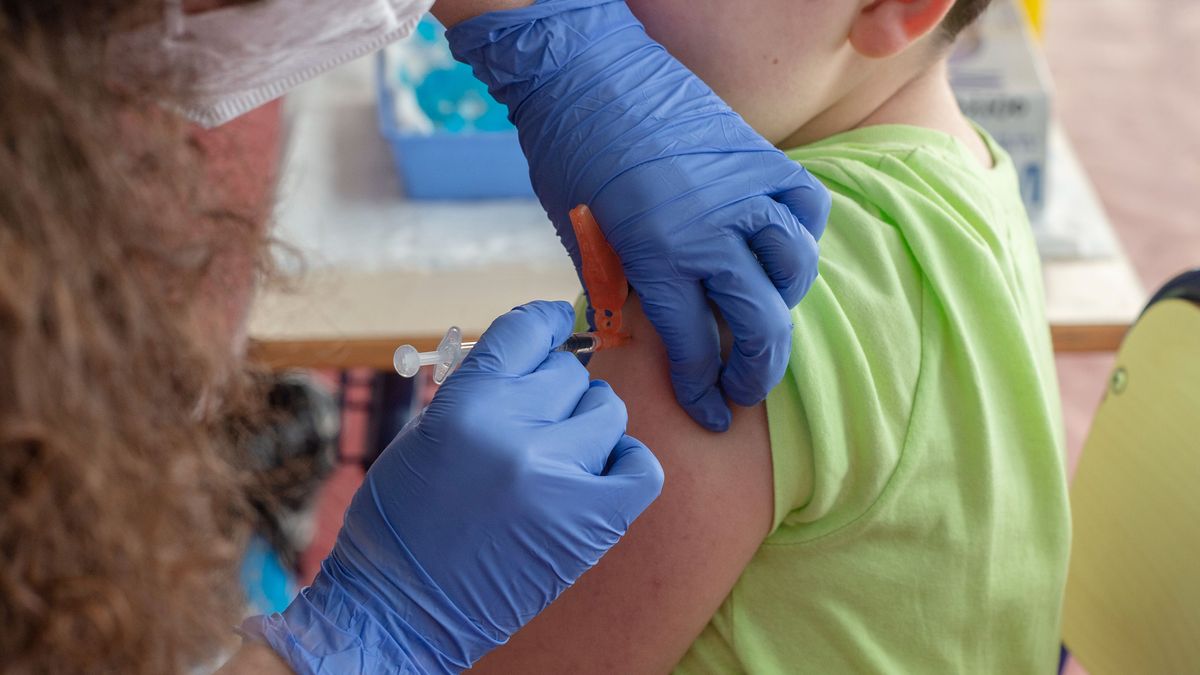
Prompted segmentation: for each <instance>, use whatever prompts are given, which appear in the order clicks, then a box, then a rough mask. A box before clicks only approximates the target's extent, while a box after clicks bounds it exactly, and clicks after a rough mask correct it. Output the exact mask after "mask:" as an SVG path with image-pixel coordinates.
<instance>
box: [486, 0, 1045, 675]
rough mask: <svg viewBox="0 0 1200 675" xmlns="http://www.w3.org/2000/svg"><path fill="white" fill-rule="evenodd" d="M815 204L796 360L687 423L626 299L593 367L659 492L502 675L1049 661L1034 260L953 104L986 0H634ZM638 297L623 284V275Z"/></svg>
mask: <svg viewBox="0 0 1200 675" xmlns="http://www.w3.org/2000/svg"><path fill="white" fill-rule="evenodd" d="M629 4H630V5H631V6H632V8H633V10H634V11H635V12H636V13H638V15H639V17H640V18H641V19H642V20H643V21H644V22H645V24H646V27H647V30H648V31H649V33H650V34H651V35H652V36H653V37H655V38H657V39H658V40H660V41H661V42H662V43H663V44H664V45H665V46H666V48H667V49H668V50H670V51H671V52H672V53H673V54H674V55H676V56H677V57H678V58H680V59H681V60H682V61H683V62H684V63H685V64H686V65H688V66H689V67H690V68H692V69H693V70H694V71H695V72H696V73H697V74H698V75H699V76H700V77H701V78H703V79H705V80H706V81H707V82H708V83H709V84H710V85H711V86H712V87H713V88H714V89H715V90H716V92H717V93H718V94H720V95H721V96H722V97H723V98H724V99H725V100H726V101H727V102H728V103H729V104H730V105H731V106H732V107H733V108H734V109H735V110H736V111H738V112H739V113H741V114H742V115H743V117H745V119H746V120H747V121H748V122H749V123H750V124H751V125H752V126H754V127H755V129H756V130H758V131H759V132H760V133H762V134H763V135H764V136H765V137H767V138H768V139H770V140H771V141H772V142H773V143H775V144H776V145H778V146H779V147H780V148H783V149H785V150H787V151H788V154H789V155H790V156H791V157H792V158H794V159H795V160H797V161H798V162H800V163H801V164H803V165H804V166H805V167H806V168H807V169H808V170H809V171H811V172H812V173H813V174H814V175H816V176H817V177H818V178H820V179H821V180H822V181H823V182H824V183H825V185H826V186H827V187H828V188H829V189H830V191H831V192H832V193H833V208H832V212H831V215H830V218H829V225H828V229H827V230H826V233H825V236H824V239H823V240H822V241H821V246H822V251H821V269H820V272H821V276H820V277H819V278H818V280H817V282H816V284H815V285H814V287H813V288H812V290H811V292H810V293H809V294H808V296H807V297H806V298H805V299H804V300H803V301H802V302H801V303H800V305H799V306H798V307H797V308H796V309H795V310H793V320H794V333H793V347H792V355H791V361H790V365H789V371H788V374H787V376H786V377H785V379H784V381H783V382H782V383H781V384H780V385H779V386H778V387H777V388H776V389H775V390H774V391H773V392H772V394H771V396H770V397H769V399H768V400H767V402H766V403H765V404H764V405H760V406H756V407H754V408H749V409H739V410H737V411H736V412H735V415H734V422H733V426H732V428H731V430H730V431H729V432H728V433H726V434H710V433H708V432H705V431H703V430H701V429H700V428H699V427H697V426H696V425H695V424H693V423H692V422H691V421H690V420H689V419H688V418H687V416H686V415H685V414H684V413H683V411H682V410H680V409H679V408H678V406H677V404H676V403H675V401H674V398H673V396H672V393H671V388H670V382H669V378H668V371H667V366H666V354H665V352H664V351H663V349H662V347H661V345H660V344H658V341H657V338H656V336H655V334H654V331H653V328H652V327H651V326H650V324H649V323H648V322H647V321H646V320H645V317H644V316H642V315H641V313H640V309H639V306H638V304H637V302H636V300H633V301H631V302H630V304H629V305H628V306H627V307H626V309H625V312H626V317H627V318H626V321H627V323H628V324H629V325H630V328H631V330H632V331H633V334H634V345H633V346H631V347H629V348H627V349H623V350H617V351H613V352H605V353H602V354H599V355H597V356H596V357H595V359H594V360H593V362H592V371H593V374H594V376H596V377H602V378H604V379H606V380H608V381H609V382H610V383H611V384H612V385H613V386H614V388H615V389H616V390H617V392H618V393H619V394H620V395H621V396H622V397H623V398H624V399H625V401H626V402H627V404H628V406H629V411H630V422H629V432H630V433H631V434H633V435H635V436H637V437H639V438H641V439H642V440H643V441H645V442H646V444H647V445H648V446H649V447H650V448H652V449H653V450H654V451H655V453H656V454H657V455H658V456H659V458H660V460H661V461H662V464H663V466H664V469H665V471H666V476H667V478H666V486H665V488H664V490H663V493H662V496H661V497H660V499H659V501H658V502H657V503H655V504H654V505H653V506H652V507H651V508H650V509H649V510H648V511H647V512H646V514H645V515H644V516H643V518H642V520H640V521H638V522H637V523H636V524H635V525H634V526H633V527H632V528H631V529H630V532H629V535H628V537H627V539H626V540H624V541H622V542H621V543H620V544H619V545H617V546H616V547H615V548H614V549H613V552H612V553H611V554H610V555H609V556H608V557H606V558H605V559H604V560H602V561H601V562H600V564H599V565H598V566H597V567H596V568H595V569H594V570H593V571H591V572H589V573H588V574H587V575H585V576H584V577H583V578H582V579H581V580H580V582H579V583H578V584H577V585H576V586H575V587H574V588H572V589H571V590H570V591H568V592H567V593H566V594H565V595H563V596H562V598H561V599H560V600H559V601H558V602H557V603H555V604H554V605H553V606H551V608H550V610H548V611H547V612H546V613H544V614H543V615H542V616H540V617H538V618H537V619H536V620H534V621H533V622H532V623H531V624H530V625H529V626H528V627H527V628H525V629H524V630H523V631H522V632H521V633H519V634H518V635H517V637H516V638H514V640H513V642H512V643H511V644H510V645H509V646H507V647H506V648H503V649H501V650H499V651H498V652H496V653H495V654H494V655H493V656H492V657H489V658H488V659H485V660H484V661H483V662H482V663H481V664H480V669H481V670H484V671H487V670H489V669H492V670H494V671H495V672H522V673H529V672H572V673H579V672H597V673H600V672H603V673H634V672H663V671H666V670H670V669H671V668H673V667H674V668H676V669H677V670H678V671H680V672H741V671H748V672H755V673H763V672H766V673H784V672H789V673H790V672H814V673H842V672H899V673H903V672H939V673H940V672H962V673H981V672H1004V673H1027V672H1038V671H1040V672H1050V671H1051V669H1053V668H1054V666H1055V663H1056V658H1057V654H1058V649H1057V645H1058V624H1059V613H1060V603H1061V595H1062V589H1063V584H1064V580H1065V571H1066V560H1067V551H1068V539H1069V523H1068V513H1067V499H1066V484H1065V479H1064V470H1063V462H1062V446H1061V434H1060V428H1059V409H1058V402H1057V401H1058V396H1057V386H1056V383H1055V375H1054V366H1053V361H1052V354H1051V348H1050V342H1049V334H1048V330H1047V326H1046V322H1045V318H1044V316H1043V307H1042V302H1043V301H1042V289H1041V277H1040V271H1039V267H1038V258H1037V252H1036V250H1035V248H1034V244H1033V240H1032V236H1031V233H1030V231H1029V225H1028V222H1027V219H1026V216H1025V214H1024V211H1023V208H1022V205H1021V200H1020V196H1019V194H1018V188H1017V181H1016V176H1015V174H1014V172H1013V169H1012V165H1011V162H1010V160H1009V159H1008V157H1007V156H1006V155H1005V154H1004V152H1003V151H1002V150H1000V149H999V148H998V147H997V146H996V145H995V143H994V142H993V141H992V140H991V139H990V138H989V137H988V136H987V135H986V134H985V133H983V132H982V131H980V130H978V129H977V128H976V127H974V126H973V125H972V124H971V123H970V122H968V121H967V120H966V119H964V118H963V116H962V114H961V113H960V111H959V110H958V107H957V105H956V103H955V100H954V97H953V94H952V93H951V91H950V88H949V85H948V83H947V78H946V58H947V56H948V53H949V51H950V48H951V44H952V42H953V39H954V36H955V35H956V34H957V32H958V31H959V30H961V29H962V28H963V27H964V26H966V25H967V24H969V23H970V22H971V21H972V20H973V19H974V18H975V17H976V16H977V15H978V13H979V12H980V11H982V10H983V8H984V6H985V5H986V4H987V0H958V1H957V2H955V0H845V1H841V2H824V1H820V0H753V1H752V2H739V3H732V2H727V1H726V0H629ZM635 290H636V289H635Z"/></svg>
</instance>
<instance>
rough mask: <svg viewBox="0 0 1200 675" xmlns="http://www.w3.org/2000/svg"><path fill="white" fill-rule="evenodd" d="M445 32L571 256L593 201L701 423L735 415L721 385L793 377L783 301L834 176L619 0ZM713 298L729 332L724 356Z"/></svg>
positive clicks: (533, 9)
mask: <svg viewBox="0 0 1200 675" xmlns="http://www.w3.org/2000/svg"><path fill="white" fill-rule="evenodd" d="M713 30H714V31H718V30H720V27H719V26H714V27H713ZM446 36H447V38H448V39H449V41H450V47H451V50H452V51H453V52H454V55H455V57H456V58H458V59H459V60H461V61H464V62H466V63H469V64H470V65H471V66H472V67H473V68H474V71H475V75H476V76H477V77H479V79H481V80H483V81H484V82H485V83H486V84H487V85H488V88H489V90H490V91H491V92H492V95H493V96H495V97H496V98H497V99H498V100H499V101H501V102H502V103H504V104H506V105H507V106H508V109H509V119H511V120H512V121H513V123H514V124H516V126H517V130H518V131H519V133H520V139H521V147H522V148H523V149H524V151H525V156H526V157H527V158H528V159H529V173H530V177H531V178H532V180H533V187H534V190H535V191H536V192H537V195H538V198H539V199H540V200H541V202H542V205H543V206H544V207H545V208H546V212H547V213H548V214H549V216H550V219H551V220H552V221H554V225H555V228H556V229H557V230H558V234H559V238H560V239H562V241H563V244H564V245H565V246H566V248H567V251H568V252H569V253H570V254H571V257H572V259H573V260H574V262H575V266H576V269H578V268H579V254H578V249H577V247H576V245H575V238H574V235H573V233H572V230H571V225H570V221H569V219H568V212H569V211H570V209H571V208H573V207H574V206H576V205H577V204H580V203H586V204H588V205H589V206H590V207H591V208H592V211H594V212H595V214H596V219H597V220H598V221H599V223H600V226H601V228H602V229H603V230H604V234H605V236H606V237H607V238H608V241H609V243H610V244H612V246H613V248H614V249H615V250H616V252H617V254H618V255H619V256H620V257H621V262H622V263H623V264H624V267H625V273H626V276H627V277H628V278H629V282H630V285H631V286H633V289H634V290H635V291H636V292H637V294H638V295H639V296H640V297H641V301H642V307H643V308H644V309H645V312H646V315H647V316H648V317H649V319H650V321H651V322H653V324H654V326H655V328H657V329H658V333H659V335H660V336H661V337H662V339H663V341H664V342H665V343H666V347H667V353H668V356H669V357H670V361H671V379H672V381H673V382H674V385H675V396H676V398H678V400H679V402H680V404H681V405H682V406H683V407H684V408H685V409H686V410H687V411H688V413H690V414H691V416H692V417H693V418H695V419H696V420H697V421H698V422H700V423H701V424H702V425H704V426H705V427H707V428H709V429H713V430H718V431H720V430H724V429H726V428H728V427H729V421H730V412H729V409H728V408H727V407H726V405H725V401H724V400H723V398H722V396H721V389H723V390H724V393H725V396H727V397H728V398H729V400H731V401H733V402H734V403H737V404H739V405H752V404H754V403H757V402H758V401H761V400H762V399H763V398H764V397H765V396H766V395H767V392H768V391H770V389H771V388H772V387H773V386H775V385H776V384H777V383H778V382H779V380H780V379H781V378H782V377H783V372H784V369H785V368H786V366H787V361H788V354H789V351H790V349H789V347H790V345H791V317H790V314H789V311H788V309H789V308H790V307H793V306H795V305H796V303H798V302H799V301H800V299H801V298H802V297H803V296H804V294H805V293H806V292H808V288H809V286H810V285H811V284H812V282H813V279H814V278H815V277H816V275H817V239H818V238H820V236H821V233H822V231H823V230H824V227H825V218H826V216H827V215H828V213H829V196H828V194H827V193H826V191H825V189H824V188H823V187H822V186H821V185H820V184H819V183H818V182H817V181H816V180H815V179H813V178H812V177H811V176H810V175H809V174H808V173H807V172H806V171H805V170H804V169H803V168H802V167H800V166H799V165H797V164H796V163H795V162H793V161H791V160H789V159H788V158H787V157H786V156H784V154H783V153H781V152H780V151H778V150H777V149H775V148H774V147H772V146H771V144H770V143H768V142H767V141H766V140H765V139H763V138H762V137H761V136H759V135H758V134H757V133H755V132H754V130H753V129H751V128H750V127H749V126H748V125H747V124H746V123H745V122H744V121H743V120H742V119H741V117H739V116H738V115H737V114H736V113H734V112H733V111H732V110H730V109H729V106H727V105H725V103H724V102H723V101H721V99H719V98H718V97H717V96H716V94H714V93H713V92H712V90H711V89H709V88H708V86H707V85H705V84H704V83H703V82H701V81H700V80H699V78H697V77H696V76H695V75H693V74H692V73H691V72H690V71H688V70H687V69H686V68H685V67H684V66H683V65H682V64H680V63H679V62H678V61H676V60H675V59H674V58H673V57H671V56H670V55H669V54H667V52H666V51H665V50H664V49H663V48H662V46H660V45H659V44H658V43H656V42H654V41H653V40H651V39H650V38H649V37H648V36H647V35H646V33H645V31H644V29H643V28H642V24H641V22H639V21H638V20H637V19H636V18H635V17H634V16H633V14H632V13H631V12H630V11H629V8H628V7H626V6H625V3H624V2H619V1H614V0H543V1H541V2H538V3H536V4H534V5H532V6H530V7H526V8H523V9H514V10H507V11H501V12H493V13H491V14H485V15H483V16H480V17H477V18H474V19H471V20H468V21H465V22H463V23H461V24H458V25H457V26H455V27H454V28H452V29H450V30H449V31H447V33H446ZM708 300H711V301H712V302H713V303H715V304H716V306H717V308H718V309H719V310H720V312H721V314H722V316H723V317H724V318H725V321H726V322H727V323H728V324H729V327H730V329H731V330H732V332H733V338H734V345H733V351H732V354H731V355H730V357H729V361H728V363H727V364H726V366H725V368H724V370H723V371H722V369H721V360H720V344H719V339H718V334H717V324H716V321H715V319H714V316H713V313H712V311H711V309H710V307H709V305H708ZM718 376H719V377H718ZM718 379H719V380H720V388H718Z"/></svg>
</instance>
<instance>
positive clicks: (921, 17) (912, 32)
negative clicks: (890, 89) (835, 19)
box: [850, 0, 955, 59]
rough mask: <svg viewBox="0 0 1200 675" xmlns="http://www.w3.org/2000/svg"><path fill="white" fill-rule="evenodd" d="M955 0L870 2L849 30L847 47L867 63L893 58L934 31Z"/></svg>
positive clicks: (887, 0) (881, 0)
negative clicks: (852, 48) (865, 58)
mask: <svg viewBox="0 0 1200 675" xmlns="http://www.w3.org/2000/svg"><path fill="white" fill-rule="evenodd" d="M954 3H955V0H870V2H867V3H866V6H864V7H863V8H862V9H860V10H859V11H858V15H857V16H855V18H854V23H853V25H851V26H850V44H851V46H853V47H854V49H855V51H857V52H858V53H859V54H862V55H863V56H865V57H867V58H871V59H882V58H887V57H889V56H895V55H896V54H899V53H900V52H902V51H904V50H905V49H907V48H908V46H909V45H911V44H912V43H914V42H916V41H917V40H920V39H921V38H922V37H925V35H927V34H928V33H929V32H930V31H932V30H934V29H935V28H937V27H938V26H939V25H940V24H941V23H942V19H943V18H945V16H946V13H947V12H949V11H950V8H952V7H953V6H954Z"/></svg>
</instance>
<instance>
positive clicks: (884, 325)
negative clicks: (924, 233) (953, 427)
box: [767, 164, 924, 541]
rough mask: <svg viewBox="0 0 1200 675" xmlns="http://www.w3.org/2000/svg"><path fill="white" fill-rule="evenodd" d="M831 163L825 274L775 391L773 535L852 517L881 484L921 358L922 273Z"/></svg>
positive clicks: (816, 532)
mask: <svg viewBox="0 0 1200 675" xmlns="http://www.w3.org/2000/svg"><path fill="white" fill-rule="evenodd" d="M808 166H809V169H810V170H813V169H821V168H822V167H820V166H818V165H816V164H809V165H808ZM824 168H826V169H827V170H826V171H825V172H824V175H822V173H818V172H817V171H814V173H817V175H820V176H822V178H823V180H825V182H826V184H827V186H828V187H829V188H830V190H831V192H832V193H833V207H832V211H831V213H830V217H829V224H828V227H827V229H826V233H825V236H824V237H823V238H822V240H821V257H820V276H819V277H818V278H817V280H816V282H815V283H814V285H813V287H812V289H811V290H810V291H809V293H808V295H807V296H806V297H805V298H804V300H802V301H801V303H800V304H799V305H798V306H797V307H796V308H795V309H794V310H792V318H793V322H794V329H793V337H792V353H791V359H790V362H789V365H788V370H787V374H786V375H785V377H784V379H783V381H782V382H781V383H780V384H779V386H777V387H776V388H775V389H774V390H773V391H772V392H771V394H770V396H769V397H768V399H767V420H768V425H769V428H770V438H771V454H772V461H773V464H774V486H775V520H774V527H775V529H774V531H773V534H772V537H773V538H775V539H780V538H786V539H789V540H792V541H806V540H810V539H814V538H816V537H819V536H822V535H825V534H828V533H830V532H833V531H834V530H837V529H839V528H841V527H843V526H845V525H847V524H849V523H851V522H854V521H855V520H857V519H858V518H860V517H861V516H863V515H864V514H866V513H867V512H868V511H869V510H870V508H871V506H872V505H873V504H874V503H875V502H876V500H877V499H878V498H879V497H880V495H881V494H882V493H883V491H884V489H885V488H886V486H887V484H888V481H889V480H890V478H891V476H892V475H893V473H894V472H895V470H896V468H897V467H898V465H899V463H900V460H901V455H902V451H903V447H904V441H905V437H906V434H907V425H908V420H909V418H910V416H911V410H912V402H913V398H914V394H915V387H916V385H917V381H918V374H919V372H920V368H921V362H922V358H923V354H922V349H921V323H922V307H923V304H924V303H923V299H922V294H923V292H924V290H923V284H922V280H921V275H920V272H919V269H918V268H917V265H916V263H915V262H914V260H913V257H912V255H911V253H910V252H909V251H908V249H907V246H906V244H905V242H904V239H903V237H902V235H901V234H900V232H899V230H898V229H897V228H896V227H894V225H893V224H891V223H889V222H888V216H887V215H886V214H884V213H881V212H880V211H879V209H877V208H875V207H874V206H873V205H872V203H871V202H869V201H867V200H866V199H864V198H863V197H861V196H860V195H861V194H863V189H864V188H863V186H861V185H858V184H857V182H856V181H855V180H851V179H850V177H847V178H846V181H845V183H840V182H839V181H838V180H837V179H838V176H837V174H836V172H834V171H832V169H834V168H836V167H834V166H831V167H824ZM855 178H861V176H855ZM879 189H882V188H881V186H878V185H875V186H869V191H868V193H870V194H874V192H875V191H877V190H879Z"/></svg>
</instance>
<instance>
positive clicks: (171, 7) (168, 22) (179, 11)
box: [163, 0, 187, 41]
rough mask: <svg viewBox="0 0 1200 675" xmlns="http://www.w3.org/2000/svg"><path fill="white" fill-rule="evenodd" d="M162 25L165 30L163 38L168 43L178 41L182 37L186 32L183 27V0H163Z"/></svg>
mask: <svg viewBox="0 0 1200 675" xmlns="http://www.w3.org/2000/svg"><path fill="white" fill-rule="evenodd" d="M163 23H164V24H165V26H166V29H167V34H166V35H165V36H164V37H166V39H167V40H168V41H171V40H178V39H180V38H182V37H183V34H184V32H186V30H187V29H186V28H185V27H184V16H183V0H165V2H164V6H163Z"/></svg>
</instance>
